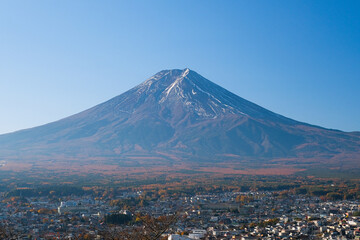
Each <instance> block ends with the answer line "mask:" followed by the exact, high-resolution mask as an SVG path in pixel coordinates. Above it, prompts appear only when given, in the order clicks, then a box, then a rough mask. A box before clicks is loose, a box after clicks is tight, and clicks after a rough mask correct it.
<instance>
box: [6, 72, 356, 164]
mask: <svg viewBox="0 0 360 240" xmlns="http://www.w3.org/2000/svg"><path fill="white" fill-rule="evenodd" d="M140 157H142V158H147V159H148V160H147V163H148V164H151V163H152V159H157V160H158V161H160V164H168V165H172V164H173V163H174V162H181V161H185V162H186V161H187V162H203V163H206V162H219V161H224V160H230V161H235V162H238V163H241V162H244V163H245V162H246V163H251V164H252V165H253V166H255V167H256V166H258V167H260V166H262V165H266V164H269V163H282V164H295V165H296V164H300V165H306V164H310V165H311V164H324V163H326V164H327V166H329V167H345V168H350V167H354V166H355V167H360V135H359V133H358V132H355V133H345V132H341V131H337V130H330V129H324V128H321V127H317V126H313V125H309V124H306V123H301V122H298V121H295V120H292V119H289V118H286V117H283V116H281V115H279V114H276V113H273V112H271V111H269V110H266V109H264V108H262V107H260V106H258V105H256V104H254V103H251V102H249V101H247V100H245V99H243V98H241V97H239V96H237V95H235V94H233V93H231V92H229V91H227V90H226V89H224V88H222V87H220V86H218V85H216V84H214V83H212V82H211V81H209V80H207V79H205V78H204V77H202V76H200V75H199V74H197V73H196V72H194V71H191V70H189V69H184V70H177V69H176V70H164V71H161V72H159V73H157V74H155V75H154V76H153V77H151V78H149V79H148V80H146V81H145V82H143V83H142V84H140V85H138V86H136V87H134V88H132V89H130V90H129V91H127V92H125V93H123V94H121V95H119V96H117V97H115V98H113V99H111V100H109V101H107V102H105V103H102V104H100V105H97V106H95V107H93V108H91V109H88V110H86V111H84V112H81V113H79V114H76V115H73V116H71V117H68V118H65V119H62V120H59V121H57V122H53V123H50V124H47V125H44V126H40V127H36V128H32V129H27V130H22V131H18V132H15V133H10V134H5V135H1V136H0V158H1V159H3V160H9V159H10V160H21V161H26V160H29V159H32V160H34V159H37V160H38V161H41V160H50V159H68V160H74V161H84V160H89V159H90V160H91V159H98V160H99V159H100V160H101V161H103V162H104V163H106V162H108V161H109V162H111V161H113V162H118V163H121V162H122V161H125V160H126V159H127V160H128V159H136V158H140ZM1 159H0V160H1ZM158 164H159V162H158Z"/></svg>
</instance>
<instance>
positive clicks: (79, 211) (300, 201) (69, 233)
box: [0, 192, 360, 240]
mask: <svg viewBox="0 0 360 240" xmlns="http://www.w3.org/2000/svg"><path fill="white" fill-rule="evenodd" d="M139 195H141V192H140V193H138V192H135V193H128V194H123V195H121V196H117V197H116V198H130V197H136V196H139ZM0 200H1V201H0V209H1V210H0V226H2V228H3V229H5V231H13V232H15V233H17V234H18V235H19V239H75V238H74V236H83V237H84V236H85V235H86V236H87V237H88V238H89V239H103V236H102V235H101V230H102V229H103V228H104V216H105V215H106V214H111V213H125V214H137V213H138V214H141V215H151V216H153V217H159V216H164V215H174V214H176V215H177V216H178V217H177V218H176V221H175V222H173V224H171V226H170V228H169V229H167V231H166V232H165V233H164V234H163V237H164V238H167V239H169V240H184V239H224V240H225V239H360V230H359V228H360V216H357V215H359V211H360V208H359V207H360V206H359V204H360V203H359V201H327V202H324V201H322V200H320V199H319V198H316V197H310V196H305V195H289V196H286V197H282V196H280V195H279V194H278V193H276V192H243V193H235V192H227V193H217V194H207V195H195V196H188V197H177V198H172V197H168V198H161V199H160V198H159V199H158V200H156V201H150V202H149V204H145V205H143V206H141V207H140V206H138V207H136V209H134V210H132V211H133V212H131V213H130V212H129V211H124V210H123V209H120V208H119V207H116V206H111V205H110V204H109V203H110V201H111V200H112V199H107V200H102V201H99V200H95V198H94V197H92V196H85V197H84V196H83V197H76V196H72V197H69V198H67V199H63V201H61V202H59V201H55V202H54V201H50V200H49V199H48V198H46V197H42V198H36V199H35V198H22V199H17V200H11V199H5V198H2V199H0Z"/></svg>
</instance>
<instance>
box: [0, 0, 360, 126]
mask: <svg viewBox="0 0 360 240" xmlns="http://www.w3.org/2000/svg"><path fill="white" fill-rule="evenodd" d="M185 67H189V68H191V69H193V70H195V71H197V72H198V73H199V74H201V75H203V76H204V77H206V78H208V79H209V80H211V81H213V82H215V83H217V84H219V85H221V86H223V87H225V88H227V89H228V90H230V91H232V92H234V93H236V94H238V95H239V96H241V97H243V98H246V99H248V100H250V101H253V102H255V103H257V104H259V105H261V106H263V107H265V108H268V109H270V110H272V111H274V112H276V113H279V114H282V115H285V116H287V117H290V118H293V119H296V120H300V121H304V122H308V123H312V124H316V125H320V126H323V127H327V128H335V129H341V130H344V131H354V130H357V131H359V130H360V1H331V0H322V1H321V0H319V1H313V0H311V1H306V0H301V1H287V0H286V1H265V0H264V1H256V0H255V1H250V0H249V1H245V0H244V1H237V0H236V1H231V0H228V1H222V0H217V1H211V0H206V1H205V0H204V1H193V0H181V1H169V0H163V1H157V0H152V1H148V0H146V1H134V0H129V1H110V0H107V1H91V0H84V1H78V0H77V1H73V0H68V1H64V0H62V1H47V0H46V1H36V0H34V1H28V0H23V1H17V0H7V1H0V91H1V93H0V112H1V118H0V133H5V132H11V131H15V130H19V129H23V128H28V127H33V126H37V125H41V124H45V123H48V122H51V121H55V120H58V119H60V118H63V117H67V116H69V115H72V114H75V113H77V112H80V111H82V110H85V109H87V108H89V107H92V106H94V105H96V104H98V103H101V102H103V101H106V100H108V99H110V98H112V97H114V96H116V95H119V94H121V93H123V92H124V91H126V90H128V89H129V88H131V87H133V86H135V85H137V84H139V83H140V82H142V81H144V80H145V79H146V78H148V77H150V76H151V75H153V74H155V73H156V72H158V71H160V70H162V69H171V68H180V69H182V68H185Z"/></svg>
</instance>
